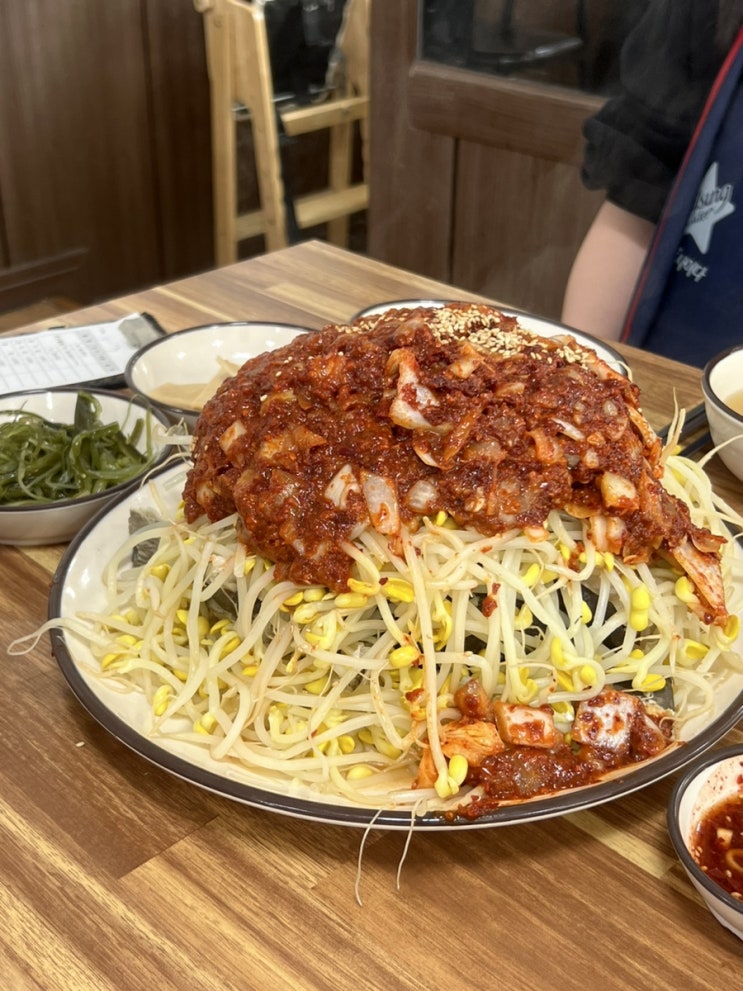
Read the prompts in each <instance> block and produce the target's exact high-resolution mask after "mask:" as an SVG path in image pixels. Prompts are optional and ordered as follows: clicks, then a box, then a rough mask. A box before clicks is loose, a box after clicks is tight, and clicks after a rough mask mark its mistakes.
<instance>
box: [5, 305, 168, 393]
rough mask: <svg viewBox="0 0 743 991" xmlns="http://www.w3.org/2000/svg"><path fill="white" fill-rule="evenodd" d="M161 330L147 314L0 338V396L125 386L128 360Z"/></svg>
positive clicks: (161, 331)
mask: <svg viewBox="0 0 743 991" xmlns="http://www.w3.org/2000/svg"><path fill="white" fill-rule="evenodd" d="M162 333H163V330H162V328H161V327H159V326H158V324H157V323H156V321H154V320H153V319H152V317H150V316H149V315H148V314H140V313H136V314H132V315H131V316H128V317H124V318H123V319H121V320H112V321H109V322H107V323H99V324H89V325H87V326H85V327H55V328H53V329H50V330H42V331H39V332H38V333H31V334H16V335H12V336H10V337H0V394H3V395H5V394H7V393H9V392H20V391H22V390H26V389H49V388H53V387H54V386H60V385H91V386H92V385H98V386H109V387H113V386H115V385H121V384H122V381H121V380H122V378H123V375H124V369H125V368H126V363H127V361H128V360H129V358H130V357H131V356H132V355H133V354H134V353H135V352H136V351H138V350H139V348H140V347H142V346H143V345H144V344H146V343H147V342H148V341H151V340H153V339H154V338H155V337H157V336H158V335H159V334H162Z"/></svg>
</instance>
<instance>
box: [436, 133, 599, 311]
mask: <svg viewBox="0 0 743 991" xmlns="http://www.w3.org/2000/svg"><path fill="white" fill-rule="evenodd" d="M602 199H603V196H602V194H600V193H594V194H589V193H587V192H586V190H585V189H584V188H583V186H582V184H581V181H580V172H579V169H578V168H577V167H576V166H575V165H573V164H568V163H564V162H555V161H550V160H549V159H544V158H536V157H534V156H531V155H525V154H522V153H519V152H514V151H509V150H505V149H499V148H491V147H488V146H483V145H477V144H473V143H469V142H461V143H460V144H459V151H458V158H457V193H456V209H455V211H454V214H455V224H454V232H453V251H452V259H453V261H452V281H453V282H454V283H455V284H456V285H462V286H465V287H467V288H468V289H471V290H473V291H475V292H478V293H482V294H483V295H485V296H489V297H491V298H493V299H497V300H503V301H506V302H508V303H511V304H513V305H514V306H518V307H520V308H521V309H525V310H529V311H531V312H535V313H538V314H540V315H542V316H546V317H550V318H552V319H559V317H560V311H561V308H562V296H563V292H564V287H565V283H566V281H567V277H568V274H569V272H570V266H571V265H572V262H573V258H574V256H575V251H576V246H577V245H578V244H580V242H581V241H582V240H583V236H584V234H585V232H586V231H587V230H588V227H589V226H590V223H591V221H592V220H593V217H594V214H595V213H596V210H597V209H598V207H599V204H600V203H601V202H602Z"/></svg>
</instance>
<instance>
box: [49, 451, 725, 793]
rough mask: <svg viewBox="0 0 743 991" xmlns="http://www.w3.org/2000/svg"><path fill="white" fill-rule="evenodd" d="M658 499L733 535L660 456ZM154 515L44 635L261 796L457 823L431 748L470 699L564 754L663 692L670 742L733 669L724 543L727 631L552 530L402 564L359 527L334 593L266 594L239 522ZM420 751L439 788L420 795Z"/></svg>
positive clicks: (457, 539)
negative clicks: (83, 604) (597, 707)
mask: <svg viewBox="0 0 743 991" xmlns="http://www.w3.org/2000/svg"><path fill="white" fill-rule="evenodd" d="M150 485H151V490H152V492H153V493H154V494H153V501H154V502H155V504H156V505H157V503H158V501H159V497H158V495H157V490H156V485H157V482H156V480H155V481H154V482H152V483H150ZM664 485H665V486H666V488H667V489H668V490H669V491H670V492H671V493H672V494H674V495H677V496H678V497H679V498H681V499H683V500H684V501H685V502H686V503H687V504H688V505H689V506H690V507H691V508H692V518H693V520H694V522H695V523H697V524H698V525H700V526H707V527H709V528H710V530H712V532H713V533H727V531H726V530H725V522H724V521H725V518H728V517H729V516H730V515H731V513H732V511H731V510H729V508H728V507H726V506H724V505H723V504H721V503H720V502H719V500H716V499H715V497H714V496H713V495H712V492H711V489H710V485H709V481H708V479H707V476H706V475H705V474H704V472H703V471H702V470H701V469H700V468H699V466H698V465H696V464H694V463H693V462H691V461H688V460H686V459H683V458H679V457H674V456H670V457H669V458H668V460H667V465H666V472H665V478H664ZM160 510H161V511H162V512H160ZM158 515H162V519H157V520H155V521H151V522H147V523H145V524H144V525H143V526H141V527H140V528H139V529H137V530H136V532H134V533H132V534H131V535H130V536H129V537H128V538H127V539H126V540H125V541H124V542H123V543H122V544H121V546H120V547H119V548H118V549H117V550H116V551H115V553H114V554H113V556H112V557H111V559H110V561H109V562H108V563H107V565H106V566H105V570H104V574H103V581H104V584H105V588H106V604H105V608H103V609H101V610H98V611H95V612H89V611H85V610H80V611H77V612H76V613H75V614H74V615H65V616H64V617H62V618H57V619H54V620H50V622H49V623H48V624H47V626H46V628H47V629H48V628H49V627H50V626H55V627H61V628H62V629H63V630H64V631H65V633H66V635H67V636H68V638H69V639H71V640H74V641H82V642H83V643H84V645H85V647H86V648H87V649H88V650H89V652H90V655H91V656H92V661H93V668H94V671H95V675H96V677H100V678H102V679H105V681H106V682H107V683H108V684H109V686H111V687H113V688H116V689H118V690H121V691H126V692H131V691H135V692H140V693H141V694H142V696H143V698H144V699H146V705H147V707H148V710H149V713H150V717H149V718H150V726H149V734H150V736H151V737H152V738H153V739H155V740H170V741H180V742H185V743H187V744H191V745H196V746H198V747H202V748H204V749H205V750H206V751H207V753H208V755H209V757H211V758H212V759H213V760H214V761H218V762H221V763H223V764H225V765H235V766H236V767H239V768H243V769H247V770H248V771H249V772H250V774H251V776H253V777H254V779H255V780H256V782H257V783H258V784H260V782H261V781H264V782H265V787H267V788H271V789H272V788H275V787H280V788H281V789H283V790H284V791H286V792H287V793H295V794H303V795H305V794H309V795H312V794H315V795H317V796H323V797H324V799H325V800H329V799H333V800H338V799H341V800H343V801H345V802H348V803H351V804H352V805H358V806H363V807H367V808H378V809H381V808H386V809H391V808H394V809H406V810H411V809H412V810H415V811H416V812H426V811H446V810H451V809H454V808H457V807H459V806H461V804H462V803H463V802H466V801H467V799H468V797H470V791H471V789H469V786H468V785H467V784H466V783H465V782H464V772H461V771H460V770H459V769H458V768H459V765H460V764H461V761H460V762H457V763H456V764H455V762H454V760H451V761H448V760H447V758H446V757H445V756H444V754H443V752H442V749H441V734H442V732H443V729H444V727H445V726H446V724H447V723H448V722H450V721H452V720H455V719H457V718H459V716H460V715H461V713H460V712H459V710H458V709H457V708H456V707H455V706H454V693H455V691H456V690H457V688H459V687H460V686H461V685H463V684H464V683H465V682H467V681H468V680H469V679H473V678H475V679H477V680H478V681H479V682H480V683H481V685H482V687H483V689H484V690H485V692H486V693H487V694H488V696H490V697H492V698H498V699H502V700H504V701H508V702H514V703H520V704H527V705H533V706H541V705H548V706H550V707H551V709H552V711H553V713H554V718H555V722H556V725H557V726H558V727H559V729H560V730H561V731H562V732H563V733H566V734H569V733H570V726H571V722H572V719H573V716H574V713H575V707H576V705H577V704H578V703H579V702H580V701H581V700H584V699H588V698H591V697H592V696H594V695H595V694H596V693H597V692H599V691H601V689H602V688H604V687H605V686H623V687H624V688H625V689H627V690H630V691H634V692H637V693H640V694H646V693H651V692H660V691H661V690H662V689H663V688H664V687H672V689H673V711H672V714H671V715H672V718H673V719H674V721H675V729H674V735H675V737H676V738H681V737H682V734H683V729H684V726H685V725H686V724H687V723H688V722H689V721H690V720H694V719H696V718H698V717H702V718H704V717H705V716H706V715H708V714H709V713H710V712H711V711H712V710H713V708H714V693H715V691H716V688H717V686H718V685H719V684H720V683H721V681H722V680H724V679H725V678H726V677H727V676H728V675H729V674H730V673H731V672H734V671H738V672H739V671H741V670H742V669H743V665H742V663H741V659H740V657H739V656H738V654H737V653H736V651H735V649H734V644H735V641H736V640H737V636H738V622H737V616H736V614H737V613H738V612H739V610H740V607H741V604H740V602H739V601H738V599H737V596H738V592H737V591H736V586H737V587H740V581H739V579H740V564H739V563H738V560H737V555H736V551H735V547H734V541H733V540H732V539H731V540H729V541H728V542H727V543H726V544H725V546H724V549H723V555H722V569H723V576H724V581H725V587H726V590H727V592H728V609H729V613H730V617H731V618H730V620H729V621H728V623H727V625H726V626H725V627H724V628H719V627H715V626H707V625H705V624H704V623H703V622H701V621H700V619H698V618H697V616H696V615H695V614H694V612H693V611H692V609H690V608H689V606H690V603H692V601H693V597H694V595H695V592H694V587H693V585H692V584H691V583H690V582H689V580H688V578H687V577H686V576H685V575H683V574H682V572H681V571H680V570H679V569H678V567H677V566H675V565H674V564H673V563H672V562H667V561H666V560H664V559H663V558H661V557H657V558H654V559H653V561H652V562H651V564H649V565H638V566H631V565H628V564H626V563H625V562H623V561H622V560H620V559H619V558H616V559H615V558H613V557H612V555H611V554H609V553H601V552H599V551H597V550H596V549H595V548H594V547H593V545H592V544H591V542H590V540H589V539H588V537H587V532H586V529H585V521H581V520H578V519H574V518H572V517H569V516H567V515H566V514H563V513H560V512H557V511H553V512H551V513H550V515H549V518H548V520H547V521H546V524H545V527H544V529H543V532H542V533H535V532H533V531H531V532H529V533H528V534H527V533H524V532H520V531H515V530H512V531H510V532H507V533H503V534H502V535H499V536H497V537H484V536H482V535H481V534H479V533H477V532H475V531H472V530H465V529H459V528H457V526H456V525H455V523H454V521H453V520H452V519H451V518H449V517H447V516H446V515H445V514H443V513H442V514H439V516H437V518H435V519H425V520H424V522H423V525H422V526H421V527H420V528H419V529H418V530H417V531H415V532H405V533H404V534H403V542H402V548H403V552H402V554H399V555H398V554H394V553H392V551H391V549H390V546H389V544H388V542H387V540H386V538H385V537H384V536H383V535H381V534H380V533H378V532H377V531H375V530H374V529H373V528H371V527H367V528H366V529H365V530H363V532H361V533H360V534H359V535H358V536H357V537H356V538H355V539H354V541H353V543H349V544H348V545H347V546H346V547H345V549H346V551H347V553H348V554H349V555H351V557H352V558H353V560H354V562H355V567H354V577H353V578H352V579H351V580H350V582H349V588H348V591H347V592H341V593H337V592H331V591H328V589H327V588H324V587H321V586H309V587H308V586H300V585H296V584H294V583H292V582H288V581H277V580H276V579H275V576H274V566H273V565H272V564H271V563H270V562H269V561H267V560H265V559H263V558H262V557H260V556H257V555H255V554H252V553H251V552H250V551H249V550H248V549H247V548H246V547H245V546H244V545H243V544H241V543H240V541H239V540H238V539H237V536H236V533H237V531H236V523H237V519H236V517H235V516H231V517H228V518H226V519H222V520H220V521H218V522H209V521H207V520H206V518H205V517H204V518H202V519H199V520H197V521H195V523H193V524H191V525H189V524H187V523H186V522H185V521H184V519H183V516H182V512H181V511H180V509H179V510H176V511H175V512H173V513H171V514H169V513H168V511H167V509H166V507H164V506H162V505H160V506H159V508H158ZM39 632H40V631H39ZM36 636H37V637H38V633H37V634H36ZM426 747H428V748H430V750H431V755H432V757H433V759H434V763H435V766H436V768H437V771H438V776H437V779H436V783H435V786H434V787H432V788H428V787H416V786H415V778H416V772H417V767H418V764H419V761H420V755H421V750H422V748H426ZM465 771H466V768H465Z"/></svg>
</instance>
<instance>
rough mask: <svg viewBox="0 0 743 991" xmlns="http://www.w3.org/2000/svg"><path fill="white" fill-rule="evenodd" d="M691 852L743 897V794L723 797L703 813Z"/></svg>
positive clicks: (704, 867)
mask: <svg viewBox="0 0 743 991" xmlns="http://www.w3.org/2000/svg"><path fill="white" fill-rule="evenodd" d="M691 853H692V856H693V857H694V859H695V860H696V862H697V863H698V864H699V866H700V867H701V868H702V870H703V871H704V873H705V874H706V875H707V876H708V877H709V878H710V879H711V880H712V881H715V882H716V883H717V884H719V885H720V887H721V888H724V889H725V891H727V892H729V893H730V894H731V895H732V896H733V897H734V898H739V899H741V900H743V794H740V795H734V796H733V797H732V798H726V799H723V801H721V802H718V803H717V804H716V805H715V806H713V807H712V809H711V810H710V811H709V812H707V814H706V815H704V816H702V818H701V820H700V822H699V823H698V825H697V827H696V829H695V832H694V836H693V839H692V845H691Z"/></svg>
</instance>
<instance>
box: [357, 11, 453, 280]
mask: <svg viewBox="0 0 743 991" xmlns="http://www.w3.org/2000/svg"><path fill="white" fill-rule="evenodd" d="M416 44H417V2H416V0H394V2H392V0H379V2H374V3H372V19H371V46H372V47H371V50H372V61H371V154H370V159H369V171H370V176H371V181H370V203H369V231H368V251H369V254H370V255H372V256H373V257H375V258H380V259H382V260H384V261H387V262H390V263H391V264H393V265H400V266H402V267H403V268H412V269H414V270H415V271H416V272H419V273H421V274H422V275H428V276H430V277H431V278H436V279H446V278H448V276H449V272H450V267H449V253H450V242H451V204H452V197H453V193H454V187H453V176H454V171H453V170H454V150H455V149H454V143H453V141H452V140H451V139H450V138H447V137H442V136H441V135H438V134H432V133H429V132H426V131H422V130H416V129H414V128H413V127H412V126H411V124H410V121H409V118H408V113H407V86H408V82H407V77H408V70H409V66H410V63H411V62H412V60H413V59H414V58H415V53H416Z"/></svg>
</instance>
